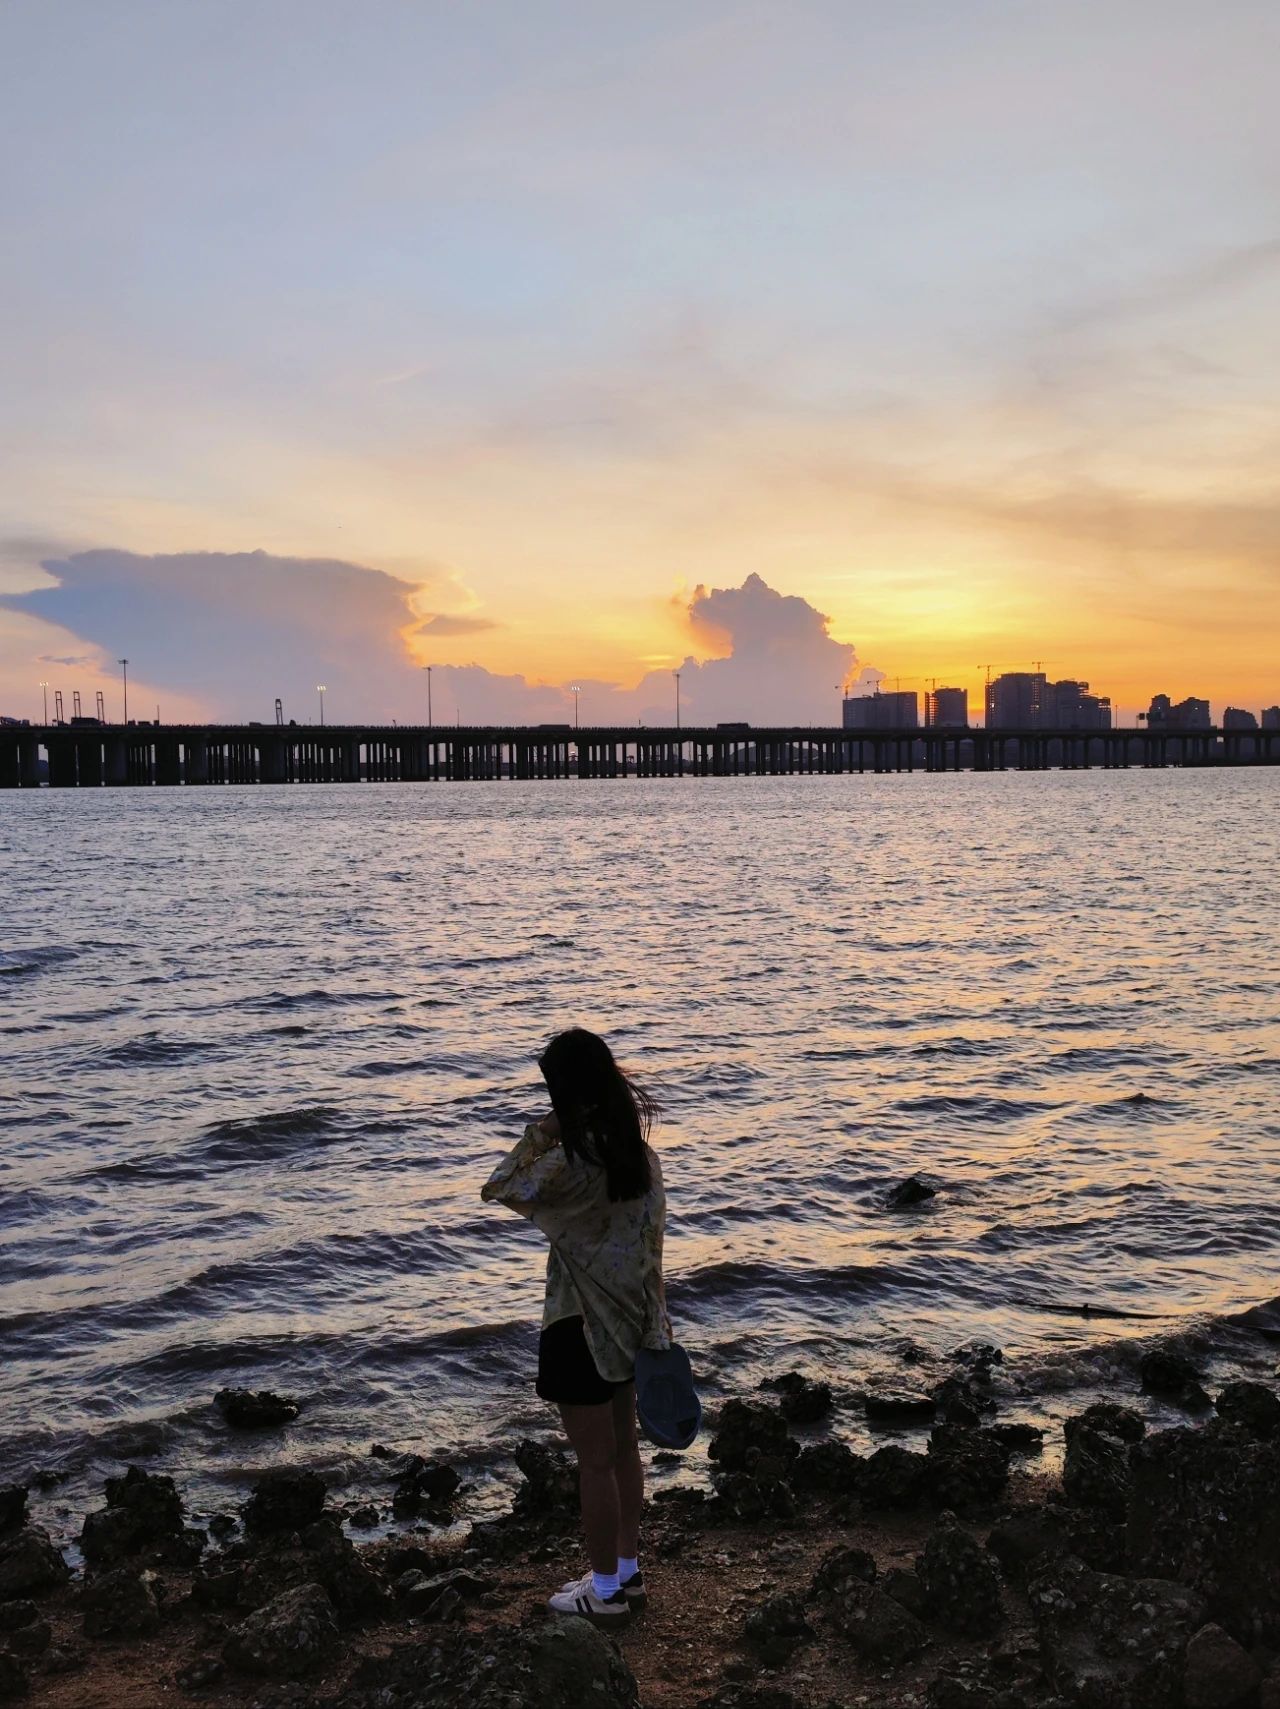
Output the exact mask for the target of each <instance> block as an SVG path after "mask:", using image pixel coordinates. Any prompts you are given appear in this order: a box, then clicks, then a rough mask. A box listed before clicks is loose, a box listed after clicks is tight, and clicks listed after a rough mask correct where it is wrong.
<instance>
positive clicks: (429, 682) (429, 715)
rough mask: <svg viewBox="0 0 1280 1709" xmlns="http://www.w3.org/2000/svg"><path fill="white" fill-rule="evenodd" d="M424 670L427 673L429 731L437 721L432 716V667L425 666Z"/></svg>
mask: <svg viewBox="0 0 1280 1709" xmlns="http://www.w3.org/2000/svg"><path fill="white" fill-rule="evenodd" d="M422 668H423V670H424V671H426V673H427V729H428V730H429V729H430V728H431V726H432V725H433V724H434V723H435V719H434V718H433V717H432V716H431V666H430V665H423V667H422Z"/></svg>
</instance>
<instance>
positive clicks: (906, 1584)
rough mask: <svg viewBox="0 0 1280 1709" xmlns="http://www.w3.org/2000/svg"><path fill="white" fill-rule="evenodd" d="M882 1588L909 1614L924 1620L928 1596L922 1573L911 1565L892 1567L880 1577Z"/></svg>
mask: <svg viewBox="0 0 1280 1709" xmlns="http://www.w3.org/2000/svg"><path fill="white" fill-rule="evenodd" d="M879 1582H880V1588H881V1590H883V1592H884V1593H885V1595H886V1596H891V1597H892V1598H893V1600H894V1601H895V1602H900V1603H901V1604H902V1606H903V1607H904V1608H905V1609H906V1610H907V1612H908V1613H909V1614H914V1615H915V1617H916V1619H917V1620H923V1619H924V1617H925V1613H926V1611H927V1608H928V1598H927V1597H926V1596H925V1593H924V1586H923V1584H921V1582H920V1574H919V1573H918V1572H916V1571H914V1569H913V1568H911V1567H890V1568H889V1570H888V1572H887V1573H885V1574H884V1576H883V1577H882V1578H881V1579H880V1581H879Z"/></svg>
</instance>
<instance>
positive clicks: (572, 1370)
mask: <svg viewBox="0 0 1280 1709" xmlns="http://www.w3.org/2000/svg"><path fill="white" fill-rule="evenodd" d="M625 1387H626V1384H625V1383H609V1382H606V1381H605V1379H604V1378H603V1377H602V1376H601V1375H600V1373H599V1371H597V1370H596V1362H595V1360H594V1359H593V1358H592V1357H591V1349H590V1347H588V1346H587V1338H586V1335H585V1334H584V1333H583V1328H582V1319H581V1318H580V1317H562V1318H558V1319H557V1321H556V1322H555V1323H552V1324H548V1326H547V1327H546V1329H544V1330H543V1332H542V1334H541V1335H540V1336H539V1337H538V1383H537V1389H538V1393H539V1394H540V1395H541V1396H542V1398H543V1400H551V1401H555V1402H556V1404H557V1405H558V1406H604V1405H605V1404H606V1403H607V1402H609V1401H611V1400H612V1399H613V1397H614V1395H615V1394H616V1392H617V1391H618V1390H619V1389H620V1388H625Z"/></svg>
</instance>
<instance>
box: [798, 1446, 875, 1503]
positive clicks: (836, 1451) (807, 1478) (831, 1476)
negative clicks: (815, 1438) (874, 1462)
mask: <svg viewBox="0 0 1280 1709" xmlns="http://www.w3.org/2000/svg"><path fill="white" fill-rule="evenodd" d="M864 1463H865V1462H864V1461H863V1460H862V1459H861V1457H860V1456H859V1455H857V1454H855V1453H854V1452H853V1450H852V1449H851V1448H849V1447H848V1446H847V1444H845V1443H844V1442H810V1443H806V1445H805V1446H804V1447H803V1448H801V1450H800V1452H799V1454H797V1456H796V1458H795V1460H794V1462H793V1463H792V1466H791V1481H792V1483H793V1484H794V1485H795V1486H796V1488H797V1489H807V1490H815V1491H817V1492H818V1493H819V1494H826V1495H851V1494H852V1493H853V1492H854V1491H855V1490H856V1489H857V1488H858V1483H859V1479H860V1477H861V1473H862V1467H863V1465H864Z"/></svg>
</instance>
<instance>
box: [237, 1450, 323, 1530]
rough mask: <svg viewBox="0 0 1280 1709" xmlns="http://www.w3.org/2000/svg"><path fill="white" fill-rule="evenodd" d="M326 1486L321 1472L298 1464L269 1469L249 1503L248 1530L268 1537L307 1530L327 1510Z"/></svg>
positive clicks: (245, 1519)
mask: <svg viewBox="0 0 1280 1709" xmlns="http://www.w3.org/2000/svg"><path fill="white" fill-rule="evenodd" d="M325 1494H326V1485H325V1481H324V1479H323V1478H322V1477H321V1476H320V1474H319V1473H318V1472H309V1471H303V1470H299V1469H296V1468H294V1467H287V1468H283V1469H281V1470H279V1471H273V1472H268V1473H267V1474H266V1476H265V1477H261V1478H259V1479H258V1481H257V1483H256V1484H254V1486H253V1493H252V1494H251V1495H250V1497H249V1499H248V1501H247V1502H246V1503H245V1506H244V1512H243V1515H242V1517H243V1519H244V1527H245V1530H246V1531H248V1532H250V1533H252V1534H253V1535H254V1536H258V1537H267V1536H272V1535H278V1534H280V1533H282V1532H289V1531H303V1530H305V1529H306V1527H307V1526H308V1525H311V1524H313V1523H314V1522H315V1521H316V1520H317V1519H319V1517H320V1515H321V1514H322V1513H323V1512H324V1501H325Z"/></svg>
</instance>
